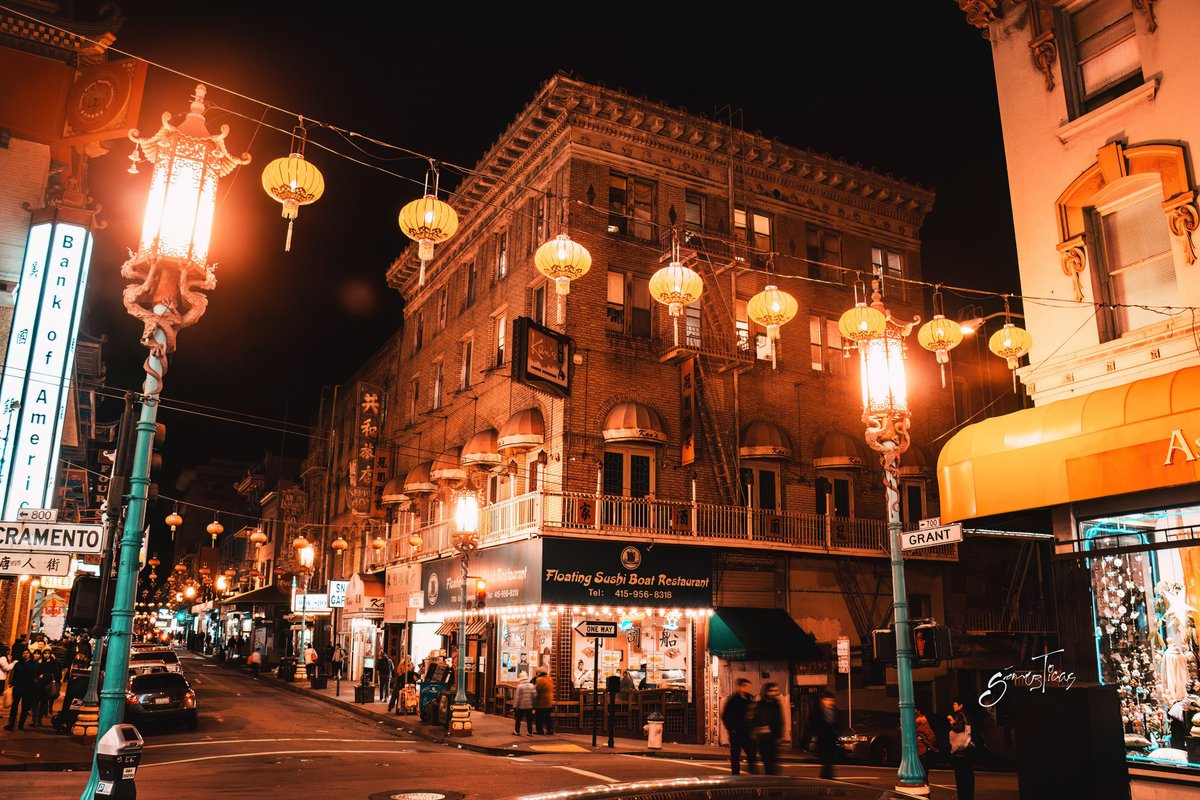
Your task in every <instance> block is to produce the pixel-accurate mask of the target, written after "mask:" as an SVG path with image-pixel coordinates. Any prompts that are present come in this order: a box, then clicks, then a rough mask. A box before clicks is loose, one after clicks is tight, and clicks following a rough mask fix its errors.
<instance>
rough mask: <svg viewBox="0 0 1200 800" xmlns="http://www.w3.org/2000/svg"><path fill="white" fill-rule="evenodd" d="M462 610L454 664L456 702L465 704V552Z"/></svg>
mask: <svg viewBox="0 0 1200 800" xmlns="http://www.w3.org/2000/svg"><path fill="white" fill-rule="evenodd" d="M460 611H461V614H462V618H461V619H460V620H459V623H458V658H457V659H455V660H456V661H457V662H458V663H456V664H455V665H454V666H455V667H457V668H458V678H457V680H456V681H455V683H456V684H457V686H458V690H457V691H456V692H455V693H454V704H455V705H457V706H464V705H466V704H467V556H466V554H465V553H464V554H463V557H462V608H461V609H460Z"/></svg>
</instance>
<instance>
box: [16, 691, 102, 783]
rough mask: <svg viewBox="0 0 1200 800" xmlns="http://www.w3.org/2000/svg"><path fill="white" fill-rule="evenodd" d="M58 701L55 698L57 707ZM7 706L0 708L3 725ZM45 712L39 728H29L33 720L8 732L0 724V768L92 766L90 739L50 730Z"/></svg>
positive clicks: (49, 768) (51, 714)
mask: <svg viewBox="0 0 1200 800" xmlns="http://www.w3.org/2000/svg"><path fill="white" fill-rule="evenodd" d="M61 701H62V696H61V695H60V696H59V697H58V698H56V699H55V701H54V705H55V706H56V707H57V706H58V705H59V703H60V702H61ZM8 712H9V709H8V708H5V709H3V710H0V717H2V718H3V720H4V722H3V724H4V725H7V724H8ZM52 716H54V711H53V709H51V713H49V714H47V715H46V717H45V719H44V720H43V725H42V726H41V727H37V728H35V727H33V721H32V720H30V721H28V722H26V723H25V729H24V730H21V729H17V730H12V731H7V730H4V729H3V728H2V727H0V771H14V770H32V771H65V770H85V769H86V770H90V769H91V768H92V746H93V742H92V740H91V739H88V740H85V741H81V740H79V739H76V738H75V737H74V736H68V735H66V734H63V733H59V732H57V731H56V730H54V726H53V725H51V724H50V718H51V717H52Z"/></svg>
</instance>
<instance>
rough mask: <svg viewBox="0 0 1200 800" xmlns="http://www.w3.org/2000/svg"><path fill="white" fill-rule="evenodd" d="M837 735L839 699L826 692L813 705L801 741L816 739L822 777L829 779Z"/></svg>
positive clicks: (831, 772)
mask: <svg viewBox="0 0 1200 800" xmlns="http://www.w3.org/2000/svg"><path fill="white" fill-rule="evenodd" d="M837 737H838V728H837V701H836V700H834V697H833V695H832V694H830V693H829V692H825V693H824V694H822V695H821V699H820V700H818V701H817V704H816V705H815V706H813V710H812V714H811V715H809V718H808V725H807V726H806V727H805V728H804V736H802V737H801V741H802V742H804V743H805V744H808V742H810V741H812V740H814V739H815V740H816V743H817V759H818V760H819V761H820V762H821V777H822V778H825V779H827V780H833V762H834V760H835V759H836V758H837V752H838V743H837Z"/></svg>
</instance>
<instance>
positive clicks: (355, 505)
mask: <svg viewBox="0 0 1200 800" xmlns="http://www.w3.org/2000/svg"><path fill="white" fill-rule="evenodd" d="M382 427H383V390H382V389H380V388H379V387H378V386H376V385H375V384H372V383H367V382H366V381H359V383H358V390H357V395H356V405H355V409H354V439H353V440H352V442H353V447H354V452H353V453H352V454H351V456H350V492H349V498H350V510H351V511H353V512H354V513H355V514H359V515H361V516H366V515H368V514H370V513H371V499H372V495H373V494H374V489H375V483H376V454H375V446H376V444H377V442H378V441H379V432H380V429H381V428H382Z"/></svg>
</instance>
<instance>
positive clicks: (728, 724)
mask: <svg viewBox="0 0 1200 800" xmlns="http://www.w3.org/2000/svg"><path fill="white" fill-rule="evenodd" d="M952 709H953V710H952V712H951V713H950V714H947V717H946V718H947V721H948V723H949V743H950V753H949V757H950V758H949V761H950V765H951V766H952V767H953V769H954V783H955V787H956V790H957V796H958V800H974V798H975V765H974V761H975V758H976V755H977V753H978V750H979V749H980V745H977V744H976V742H981V741H982V739H981V738H980V737H977V736H975V735H974V733H973V731H972V728H971V721H970V719H969V718H968V717H967V714H966V710H965V707H964V705H963V702H962V699H961V698H958V697H956V698H954V701H953V703H952ZM783 720H784V716H783V707H782V705H781V692H780V689H779V685H778V684H776V683H773V682H768V683H764V684H763V686H762V689H761V691H760V693H759V695H758V697H757V698H756V697H755V696H754V694H753V691H752V690H751V684H750V681H749V680H748V679H746V678H738V679H737V681H736V682H735V684H734V692H733V694H732V695H730V696H729V698H728V699H727V700H726V701H725V706H724V708H722V709H721V723H722V724H723V725H724V726H725V731H726V733H727V734H728V736H729V762H730V767H731V770H732V772H733V774H734V775H738V774H741V761H742V756H743V755H744V756H745V758H746V768H747V770H748V771H749V772H750V773H751V774H753V773H755V772H756V765H755V761H756V760H761V761H762V766H763V772H765V773H766V774H767V775H778V774H779V742H780V741H781V740H782V739H783V737H784V730H783ZM916 725H917V754H918V756H919V757H920V759H921V763H922V765H923V766H924V767H925V772H926V774H928V772H929V768H930V762H931V760H932V757H933V755H934V754H937V753H938V752H939V749H938V747H937V737H936V734H935V733H934V730H933V726H932V725H930V724H929V719H928V717H926V716H925V714H923V713H922V712H921V711H920V710H919V709H918V710H917V712H916ZM838 734H839V730H838V711H837V702H836V700H835V698H834V696H833V695H832V694H831V693H829V692H824V693H822V694H821V695H820V697H819V698H818V700H817V703H816V705H815V706H814V707H813V710H812V713H811V714H810V716H809V719H808V723H807V725H806V726H805V728H804V733H803V734H802V735H801V737H800V743H801V745H803V746H804V747H806V748H807V747H808V746H809V745H810V744H811V745H812V749H813V752H814V753H815V754H816V756H817V759H818V761H820V763H821V772H820V777H822V778H826V779H830V780H832V779H833V765H834V763H835V762H836V761H837V760H838V756H839V754H840V746H839V744H838Z"/></svg>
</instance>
